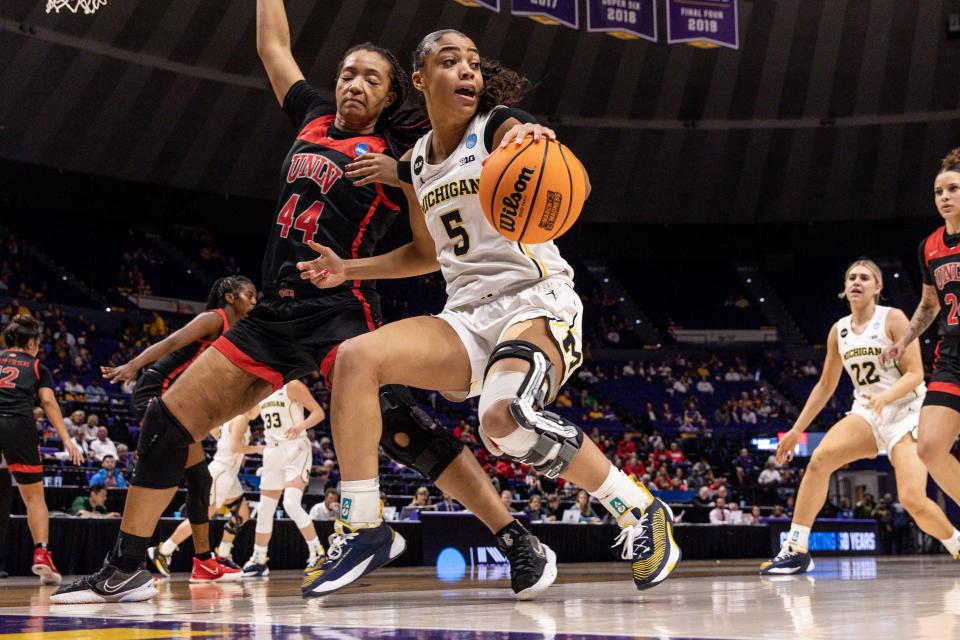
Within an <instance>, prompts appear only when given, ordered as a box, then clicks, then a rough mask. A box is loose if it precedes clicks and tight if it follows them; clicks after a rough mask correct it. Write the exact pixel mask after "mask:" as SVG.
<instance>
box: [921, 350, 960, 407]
mask: <svg viewBox="0 0 960 640" xmlns="http://www.w3.org/2000/svg"><path fill="white" fill-rule="evenodd" d="M928 405H932V406H941V407H949V408H951V409H953V410H954V411H960V338H953V337H944V338H941V340H940V342H939V343H937V351H936V357H935V359H934V361H933V376H932V377H931V378H930V384H928V385H927V397H926V398H925V399H924V401H923V406H925V407H926V406H928Z"/></svg>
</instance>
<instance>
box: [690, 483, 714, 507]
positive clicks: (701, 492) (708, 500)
mask: <svg viewBox="0 0 960 640" xmlns="http://www.w3.org/2000/svg"><path fill="white" fill-rule="evenodd" d="M693 506H695V507H715V506H716V503H715V502H714V501H713V497H712V496H711V495H710V487H707V486H702V487H700V488H699V489H698V490H697V495H695V496H694V497H693Z"/></svg>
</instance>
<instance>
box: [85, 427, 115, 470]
mask: <svg viewBox="0 0 960 640" xmlns="http://www.w3.org/2000/svg"><path fill="white" fill-rule="evenodd" d="M89 446H90V453H91V454H93V459H94V461H95V462H102V461H103V459H104V457H106V456H113V458H114V460H116V459H117V455H118V454H117V445H116V444H114V442H113V440H111V439H110V437H109V436H108V435H107V428H106V427H100V428H98V429H97V437H96V439H95V440H94V441H93V442H91V443H90V445H89Z"/></svg>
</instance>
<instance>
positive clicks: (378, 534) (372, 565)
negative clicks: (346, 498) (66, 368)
mask: <svg viewBox="0 0 960 640" xmlns="http://www.w3.org/2000/svg"><path fill="white" fill-rule="evenodd" d="M333 528H334V531H335V533H334V534H333V535H332V536H330V547H329V549H328V550H327V558H326V560H325V561H324V562H323V563H322V564H321V565H320V566H319V567H317V568H316V569H315V570H314V571H311V572H310V575H309V576H305V577H304V580H303V586H302V587H301V588H300V593H301V594H302V595H303V597H304V598H316V597H319V596H325V595H328V594H331V593H333V592H334V591H338V590H340V589H343V588H344V587H346V586H347V585H349V584H350V583H352V582H354V581H355V580H357V579H359V578H361V577H363V576H365V575H367V574H368V573H370V572H372V571H374V570H376V569H379V568H380V567H382V566H383V565H385V564H387V563H388V562H390V561H391V560H393V559H395V558H397V557H398V556H400V554H402V553H403V552H404V550H406V548H407V541H406V540H404V538H403V536H401V535H400V534H399V533H397V532H396V531H394V530H393V529H391V528H390V527H389V526H387V524H386V523H385V522H383V521H381V522H380V524H379V525H378V526H376V527H358V528H356V529H354V528H351V527H350V526H349V525H348V524H347V523H346V522H343V521H342V520H337V522H336V523H335V524H334V525H333Z"/></svg>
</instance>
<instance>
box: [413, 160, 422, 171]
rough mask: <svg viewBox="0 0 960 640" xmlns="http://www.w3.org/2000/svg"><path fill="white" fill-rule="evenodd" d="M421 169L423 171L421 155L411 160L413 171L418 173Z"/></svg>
mask: <svg viewBox="0 0 960 640" xmlns="http://www.w3.org/2000/svg"><path fill="white" fill-rule="evenodd" d="M421 171H423V156H418V157H417V159H416V160H414V162H413V172H414V173H415V174H417V175H420V172H421Z"/></svg>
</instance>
